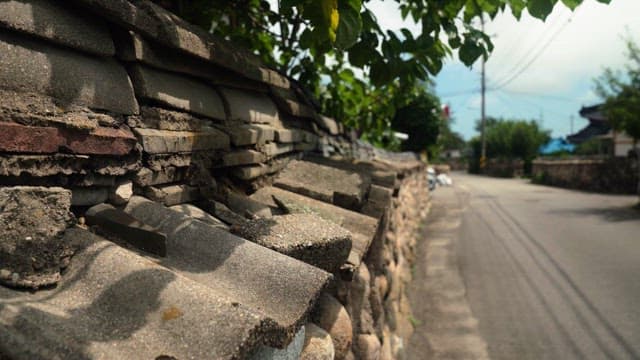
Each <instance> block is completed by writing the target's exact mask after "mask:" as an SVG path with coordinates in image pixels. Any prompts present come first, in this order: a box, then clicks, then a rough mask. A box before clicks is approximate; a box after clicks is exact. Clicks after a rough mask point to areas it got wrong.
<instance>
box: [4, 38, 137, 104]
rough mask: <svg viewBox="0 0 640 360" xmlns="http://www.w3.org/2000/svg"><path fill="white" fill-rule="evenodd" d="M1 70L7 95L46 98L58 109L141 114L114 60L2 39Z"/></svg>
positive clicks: (127, 78) (36, 43) (125, 77)
mask: <svg viewBox="0 0 640 360" xmlns="http://www.w3.org/2000/svg"><path fill="white" fill-rule="evenodd" d="M0 69H2V71H0V87H1V88H3V89H7V90H14V91H18V92H33V93H39V94H43V95H48V96H51V97H53V98H55V99H57V100H58V101H59V102H60V104H61V105H60V106H71V105H78V106H86V107H89V108H92V109H100V110H108V111H112V112H115V113H120V114H126V115H130V114H136V113H137V112H138V103H137V102H136V99H135V97H134V95H133V88H132V86H131V82H130V81H129V77H128V76H127V72H126V71H125V69H124V68H123V67H122V65H120V64H118V62H116V61H115V60H113V59H106V58H98V57H95V56H85V55H83V54H80V53H76V52H73V51H65V50H63V49H60V48H57V47H54V46H50V45H47V44H44V43H42V42H39V41H36V40H32V39H28V38H26V37H24V36H22V35H14V34H7V33H0ZM114 89H117V91H114Z"/></svg>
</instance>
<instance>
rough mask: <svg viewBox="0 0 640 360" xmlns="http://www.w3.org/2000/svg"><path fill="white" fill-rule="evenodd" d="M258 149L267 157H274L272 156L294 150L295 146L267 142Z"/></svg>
mask: <svg viewBox="0 0 640 360" xmlns="http://www.w3.org/2000/svg"><path fill="white" fill-rule="evenodd" d="M260 150H261V151H262V152H263V153H264V154H265V155H267V156H268V157H274V156H278V155H282V154H286V153H290V152H293V151H295V150H296V148H295V146H294V144H278V143H269V144H265V145H264V146H262V147H260Z"/></svg>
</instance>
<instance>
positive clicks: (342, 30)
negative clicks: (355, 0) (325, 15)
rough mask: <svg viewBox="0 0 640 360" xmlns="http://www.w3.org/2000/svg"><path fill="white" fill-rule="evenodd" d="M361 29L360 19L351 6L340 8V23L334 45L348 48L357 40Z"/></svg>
mask: <svg viewBox="0 0 640 360" xmlns="http://www.w3.org/2000/svg"><path fill="white" fill-rule="evenodd" d="M361 31H362V19H361V18H360V14H359V13H358V12H357V11H354V10H353V9H351V8H342V9H340V24H339V25H338V32H337V34H336V44H335V45H336V46H337V47H338V48H340V49H348V48H350V47H351V46H353V44H355V43H356V41H358V37H359V36H360V32H361Z"/></svg>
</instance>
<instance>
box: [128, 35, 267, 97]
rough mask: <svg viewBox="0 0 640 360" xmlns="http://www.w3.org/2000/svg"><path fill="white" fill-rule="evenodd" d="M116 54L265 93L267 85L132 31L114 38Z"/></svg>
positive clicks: (234, 86)
mask: <svg viewBox="0 0 640 360" xmlns="http://www.w3.org/2000/svg"><path fill="white" fill-rule="evenodd" d="M116 45H117V52H118V57H120V58H121V59H123V60H125V61H132V62H133V61H137V62H141V63H143V64H146V65H151V66H153V67H155V68H159V69H163V70H167V71H171V72H175V73H181V74H187V75H191V76H194V77H197V78H201V79H207V80H209V81H210V82H211V83H213V84H215V85H220V86H225V87H232V88H240V89H245V90H251V91H259V92H262V93H267V92H268V91H269V87H268V86H267V85H266V84H265V83H263V82H259V81H256V80H251V79H249V78H246V77H245V76H244V74H240V73H236V72H232V71H229V70H228V68H223V67H220V66H216V65H214V64H212V63H211V62H209V61H206V60H203V59H201V58H197V57H193V56H185V54H184V53H182V52H176V51H175V50H174V49H172V48H170V47H167V46H165V45H166V44H158V43H155V42H152V41H149V40H146V39H144V38H143V37H142V36H140V35H138V34H136V33H134V32H126V33H124V34H119V36H118V38H117V42H116Z"/></svg>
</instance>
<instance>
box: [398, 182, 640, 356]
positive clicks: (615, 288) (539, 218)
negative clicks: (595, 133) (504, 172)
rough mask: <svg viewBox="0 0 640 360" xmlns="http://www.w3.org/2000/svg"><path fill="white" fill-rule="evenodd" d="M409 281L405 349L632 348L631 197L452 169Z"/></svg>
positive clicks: (636, 311) (639, 299)
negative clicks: (410, 325) (409, 331)
mask: <svg viewBox="0 0 640 360" xmlns="http://www.w3.org/2000/svg"><path fill="white" fill-rule="evenodd" d="M453 179H454V182H455V183H454V186H453V187H450V188H438V189H437V190H436V191H435V192H434V194H433V198H432V199H433V201H432V209H431V214H430V218H429V221H428V222H427V224H426V226H425V227H424V228H423V232H424V239H425V240H423V241H422V242H421V243H420V244H419V245H418V249H417V259H418V262H417V263H416V268H415V273H414V281H413V283H412V285H411V287H410V288H409V291H408V292H409V299H410V303H411V305H412V308H413V314H414V315H413V316H414V318H415V319H414V323H415V324H416V331H415V333H414V336H413V337H412V339H411V340H410V343H409V344H408V350H409V355H410V356H409V358H411V359H427V358H442V359H471V358H491V359H536V360H537V359H640V213H639V212H638V211H636V210H633V209H631V206H632V205H633V204H634V202H636V201H637V198H636V197H634V196H612V195H602V194H593V193H584V192H578V191H570V190H563V189H558V188H551V187H544V186H537V185H532V184H529V183H528V182H527V181H525V180H513V179H493V178H487V177H474V176H469V175H464V174H454V175H453Z"/></svg>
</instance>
